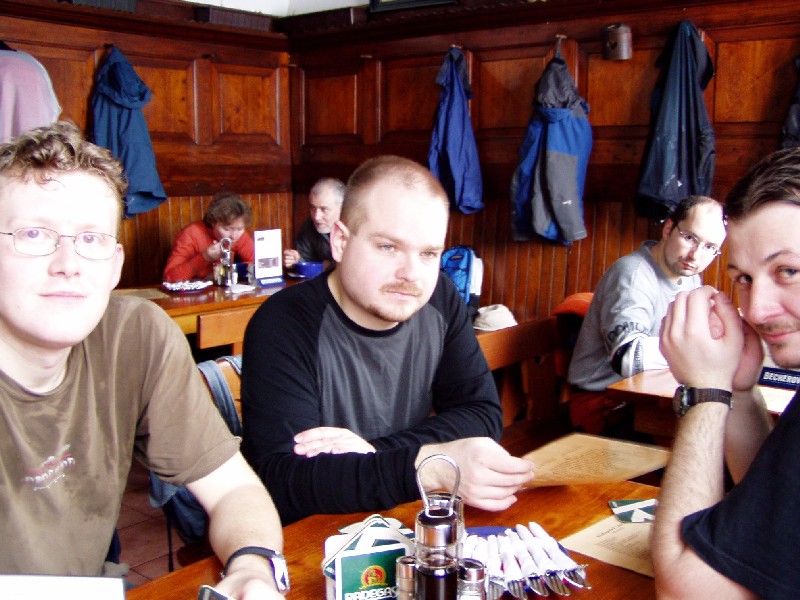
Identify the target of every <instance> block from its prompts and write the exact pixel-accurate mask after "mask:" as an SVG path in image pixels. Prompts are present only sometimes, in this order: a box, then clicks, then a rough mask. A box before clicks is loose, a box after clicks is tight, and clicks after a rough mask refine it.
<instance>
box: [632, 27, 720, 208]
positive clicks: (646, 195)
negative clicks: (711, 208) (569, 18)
mask: <svg viewBox="0 0 800 600" xmlns="http://www.w3.org/2000/svg"><path fill="white" fill-rule="evenodd" d="M656 66H657V67H659V68H660V69H662V73H661V76H660V77H659V80H658V83H657V84H656V88H655V90H654V91H653V94H652V96H651V98H650V111H651V122H650V136H649V138H648V146H647V150H646V151H645V156H644V162H643V165H642V172H641V178H640V180H639V186H638V189H637V196H638V197H637V209H638V211H639V213H640V214H642V215H644V216H648V217H655V218H659V219H660V218H662V217H664V216H665V213H666V212H672V211H673V210H674V209H675V207H676V206H677V205H678V204H680V202H681V201H682V200H683V199H685V198H687V197H689V196H691V195H693V194H699V195H703V196H707V195H709V194H710V193H711V183H712V180H713V178H714V163H715V159H716V152H715V149H714V129H713V127H712V126H711V121H710V120H709V118H708V112H707V111H706V105H705V102H704V100H703V90H705V89H706V86H708V83H709V82H710V81H711V78H712V77H713V76H714V65H713V64H712V63H711V56H710V55H709V54H708V50H707V49H706V47H705V45H704V44H703V41H702V39H700V34H699V33H698V31H697V28H696V27H695V26H694V25H693V24H692V23H691V22H690V21H681V22H680V23H679V24H678V26H677V27H676V28H675V29H674V30H673V32H672V33H671V34H670V37H669V40H668V41H667V44H666V46H665V47H664V51H663V52H662V53H661V56H659V57H658V60H657V61H656Z"/></svg>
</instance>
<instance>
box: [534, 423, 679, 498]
mask: <svg viewBox="0 0 800 600" xmlns="http://www.w3.org/2000/svg"><path fill="white" fill-rule="evenodd" d="M669 456H670V452H669V450H666V449H664V448H661V447H659V446H651V445H648V444H638V443H635V442H626V441H622V440H617V439H612V438H605V437H601V436H595V435H587V434H584V433H572V434H570V435H566V436H564V437H562V438H559V439H557V440H555V441H554V442H550V443H549V444H546V445H544V446H542V447H541V448H537V449H536V450H533V451H532V452H529V453H527V454H526V455H525V456H523V458H525V459H528V460H530V461H532V462H533V463H534V464H535V465H536V467H535V470H534V472H535V476H534V478H533V480H532V481H531V482H530V483H529V484H528V485H527V486H526V487H542V486H548V485H573V484H586V483H613V482H617V481H625V480H627V479H632V478H634V477H639V476H640V475H644V474H645V473H649V472H651V471H655V470H658V469H661V468H663V467H665V466H666V464H667V461H668V460H669Z"/></svg>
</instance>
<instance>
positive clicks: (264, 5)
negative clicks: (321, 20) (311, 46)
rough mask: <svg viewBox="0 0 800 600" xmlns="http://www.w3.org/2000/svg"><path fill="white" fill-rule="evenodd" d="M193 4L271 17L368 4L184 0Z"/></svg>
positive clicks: (315, 0)
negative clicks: (233, 9)
mask: <svg viewBox="0 0 800 600" xmlns="http://www.w3.org/2000/svg"><path fill="white" fill-rule="evenodd" d="M184 2H193V3H195V4H205V5H211V6H220V7H223V8H235V9H237V10H246V11H250V12H257V13H264V14H266V15H270V16H272V17H290V16H292V15H302V14H306V13H312V12H319V11H323V10H332V9H334V8H346V7H350V6H360V5H363V4H368V2H365V1H364V0H184Z"/></svg>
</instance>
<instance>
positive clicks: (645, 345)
mask: <svg viewBox="0 0 800 600" xmlns="http://www.w3.org/2000/svg"><path fill="white" fill-rule="evenodd" d="M658 346H659V339H658V337H654V336H648V335H643V334H636V335H633V336H631V337H628V338H626V339H625V340H624V341H623V342H622V343H621V344H620V345H619V346H618V347H616V349H614V350H613V352H612V354H611V365H612V367H613V369H614V371H616V372H617V373H619V375H621V376H622V377H631V376H632V375H636V374H637V373H641V372H642V371H648V370H651V369H666V368H667V367H668V366H669V365H668V364H667V359H666V358H664V355H663V354H661V350H660V349H659V347H658Z"/></svg>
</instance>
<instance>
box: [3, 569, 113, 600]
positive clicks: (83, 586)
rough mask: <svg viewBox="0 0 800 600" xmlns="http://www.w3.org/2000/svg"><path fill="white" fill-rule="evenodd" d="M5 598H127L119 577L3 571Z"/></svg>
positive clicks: (81, 599) (34, 599)
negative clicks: (23, 573) (9, 572)
mask: <svg viewBox="0 0 800 600" xmlns="http://www.w3.org/2000/svg"><path fill="white" fill-rule="evenodd" d="M0 598H2V599H3V600H41V599H42V598H59V600H124V598H125V591H124V586H123V584H122V579H120V578H118V577H61V576H55V575H0Z"/></svg>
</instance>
